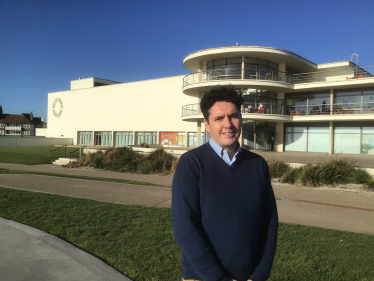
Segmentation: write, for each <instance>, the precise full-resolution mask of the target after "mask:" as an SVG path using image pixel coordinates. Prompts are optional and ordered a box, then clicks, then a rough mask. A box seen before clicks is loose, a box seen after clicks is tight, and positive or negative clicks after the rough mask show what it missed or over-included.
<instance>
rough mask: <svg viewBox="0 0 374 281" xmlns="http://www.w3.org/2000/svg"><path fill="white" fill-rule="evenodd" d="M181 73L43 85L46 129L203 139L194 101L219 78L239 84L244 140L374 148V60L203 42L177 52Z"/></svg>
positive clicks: (114, 138) (87, 141) (343, 149)
mask: <svg viewBox="0 0 374 281" xmlns="http://www.w3.org/2000/svg"><path fill="white" fill-rule="evenodd" d="M183 64H184V66H185V67H186V68H187V69H189V70H191V71H193V72H194V73H193V74H189V75H185V76H175V77H167V78H161V79H154V80H146V81H138V82H131V83H119V82H114V81H109V80H104V79H98V78H88V79H80V80H76V81H72V82H71V90H69V91H63V92H55V93H49V94H48V133H47V137H62V138H73V139H74V144H78V145H90V146H91V145H92V146H94V145H95V146H116V147H121V146H125V145H140V144H141V143H144V142H145V143H147V144H150V145H156V144H157V145H165V146H182V147H183V146H185V147H187V146H189V147H193V146H199V145H201V144H202V143H204V142H206V141H207V140H208V139H209V134H208V133H206V132H205V129H204V128H202V126H201V124H202V123H203V116H202V113H201V111H200V108H199V102H200V99H201V97H202V96H203V95H204V92H206V91H208V90H209V89H211V88H212V87H214V86H216V85H228V84H230V85H232V86H234V87H235V88H237V89H238V90H240V91H241V92H242V93H243V97H244V100H245V103H244V105H243V107H242V109H241V111H242V116H243V122H244V124H243V134H242V137H241V140H240V141H241V143H242V145H243V146H245V147H247V148H254V149H265V150H276V151H279V152H282V151H309V152H329V153H352V154H374V76H373V74H372V73H373V70H374V67H358V65H357V64H354V63H353V62H351V61H342V62H333V63H326V64H318V65H317V64H314V63H313V62H311V61H309V60H307V59H305V58H303V57H300V56H298V55H296V54H294V53H292V52H289V51H286V50H281V49H276V48H269V47H257V46H234V47H223V48H213V49H207V50H202V51H198V52H194V53H191V54H189V55H187V56H186V57H185V58H184V59H183Z"/></svg>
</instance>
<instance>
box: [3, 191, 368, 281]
mask: <svg viewBox="0 0 374 281" xmlns="http://www.w3.org/2000/svg"><path fill="white" fill-rule="evenodd" d="M0 216H2V217H5V218H8V219H11V220H15V221H18V222H21V223H25V224H27V225H31V226H33V227H36V228H39V229H42V230H44V231H47V232H49V233H51V234H53V235H56V236H58V237H60V238H62V239H65V240H66V241H69V242H70V243H72V244H74V245H76V246H78V247H80V248H82V249H84V250H86V251H88V252H90V253H92V254H94V255H96V256H98V257H100V258H101V259H102V260H104V261H105V262H107V263H108V264H110V265H112V266H113V267H114V268H116V269H117V270H119V271H121V272H123V273H124V274H126V275H127V276H129V277H130V278H131V279H133V280H135V281H160V280H163V281H175V280H180V276H181V263H180V251H179V249H178V247H177V245H176V244H175V242H174V238H173V231H172V225H171V218H170V209H167V208H149V207H138V206H126V205H119V204H109V203H102V202H96V201H91V200H85V199H77V198H69V197H63V196H58V195H50V194H42V193H34V192H26V191H18V190H12V189H6V188H0ZM373 251H374V237H373V236H372V235H364V234H356V233H349V232H342V231H335V230H327V229H321V228H314V227H306V226H299V225H289V224H280V228H279V240H278V250H277V254H276V258H275V262H274V266H273V270H272V277H271V279H269V280H272V281H275V280H277V281H282V280H287V281H292V280H295V281H296V280H302V281H303V280H309V281H317V280H318V281H320V280H329V281H335V280H339V281H341V280H360V281H369V280H374V270H373V259H372V253H373Z"/></svg>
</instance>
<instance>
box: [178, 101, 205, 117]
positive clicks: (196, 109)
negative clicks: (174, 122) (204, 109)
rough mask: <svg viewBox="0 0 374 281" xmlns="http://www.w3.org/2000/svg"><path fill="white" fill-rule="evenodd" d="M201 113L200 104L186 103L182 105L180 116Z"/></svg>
mask: <svg viewBox="0 0 374 281" xmlns="http://www.w3.org/2000/svg"><path fill="white" fill-rule="evenodd" d="M194 114H201V109H200V104H199V103H195V104H187V105H184V106H182V116H186V115H194Z"/></svg>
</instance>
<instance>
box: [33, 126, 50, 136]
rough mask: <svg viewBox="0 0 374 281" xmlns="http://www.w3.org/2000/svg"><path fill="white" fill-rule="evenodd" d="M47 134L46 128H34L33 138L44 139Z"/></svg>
mask: <svg viewBox="0 0 374 281" xmlns="http://www.w3.org/2000/svg"><path fill="white" fill-rule="evenodd" d="M47 133H48V128H35V136H37V137H46V136H47Z"/></svg>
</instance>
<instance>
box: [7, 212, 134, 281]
mask: <svg viewBox="0 0 374 281" xmlns="http://www.w3.org/2000/svg"><path fill="white" fill-rule="evenodd" d="M0 280H4V281H36V280H37V281H47V280H48V281H62V280H72V281H73V280H74V281H87V280H90V281H109V280H112V281H130V280H131V279H129V278H127V277H125V276H123V275H122V274H120V273H118V272H117V271H116V270H114V269H113V268H111V267H110V266H108V265H107V264H105V263H104V262H102V261H101V260H99V259H97V258H95V257H94V256H92V255H90V254H88V253H86V252H84V251H82V250H80V249H78V248H76V247H74V246H72V245H71V244H69V243H66V242H64V241H63V240H61V239H59V238H57V237H55V236H53V235H50V234H48V233H46V232H44V231H41V230H38V229H35V228H33V227H29V226H26V225H24V224H20V223H17V222H13V221H10V220H7V219H4V218H0Z"/></svg>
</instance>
